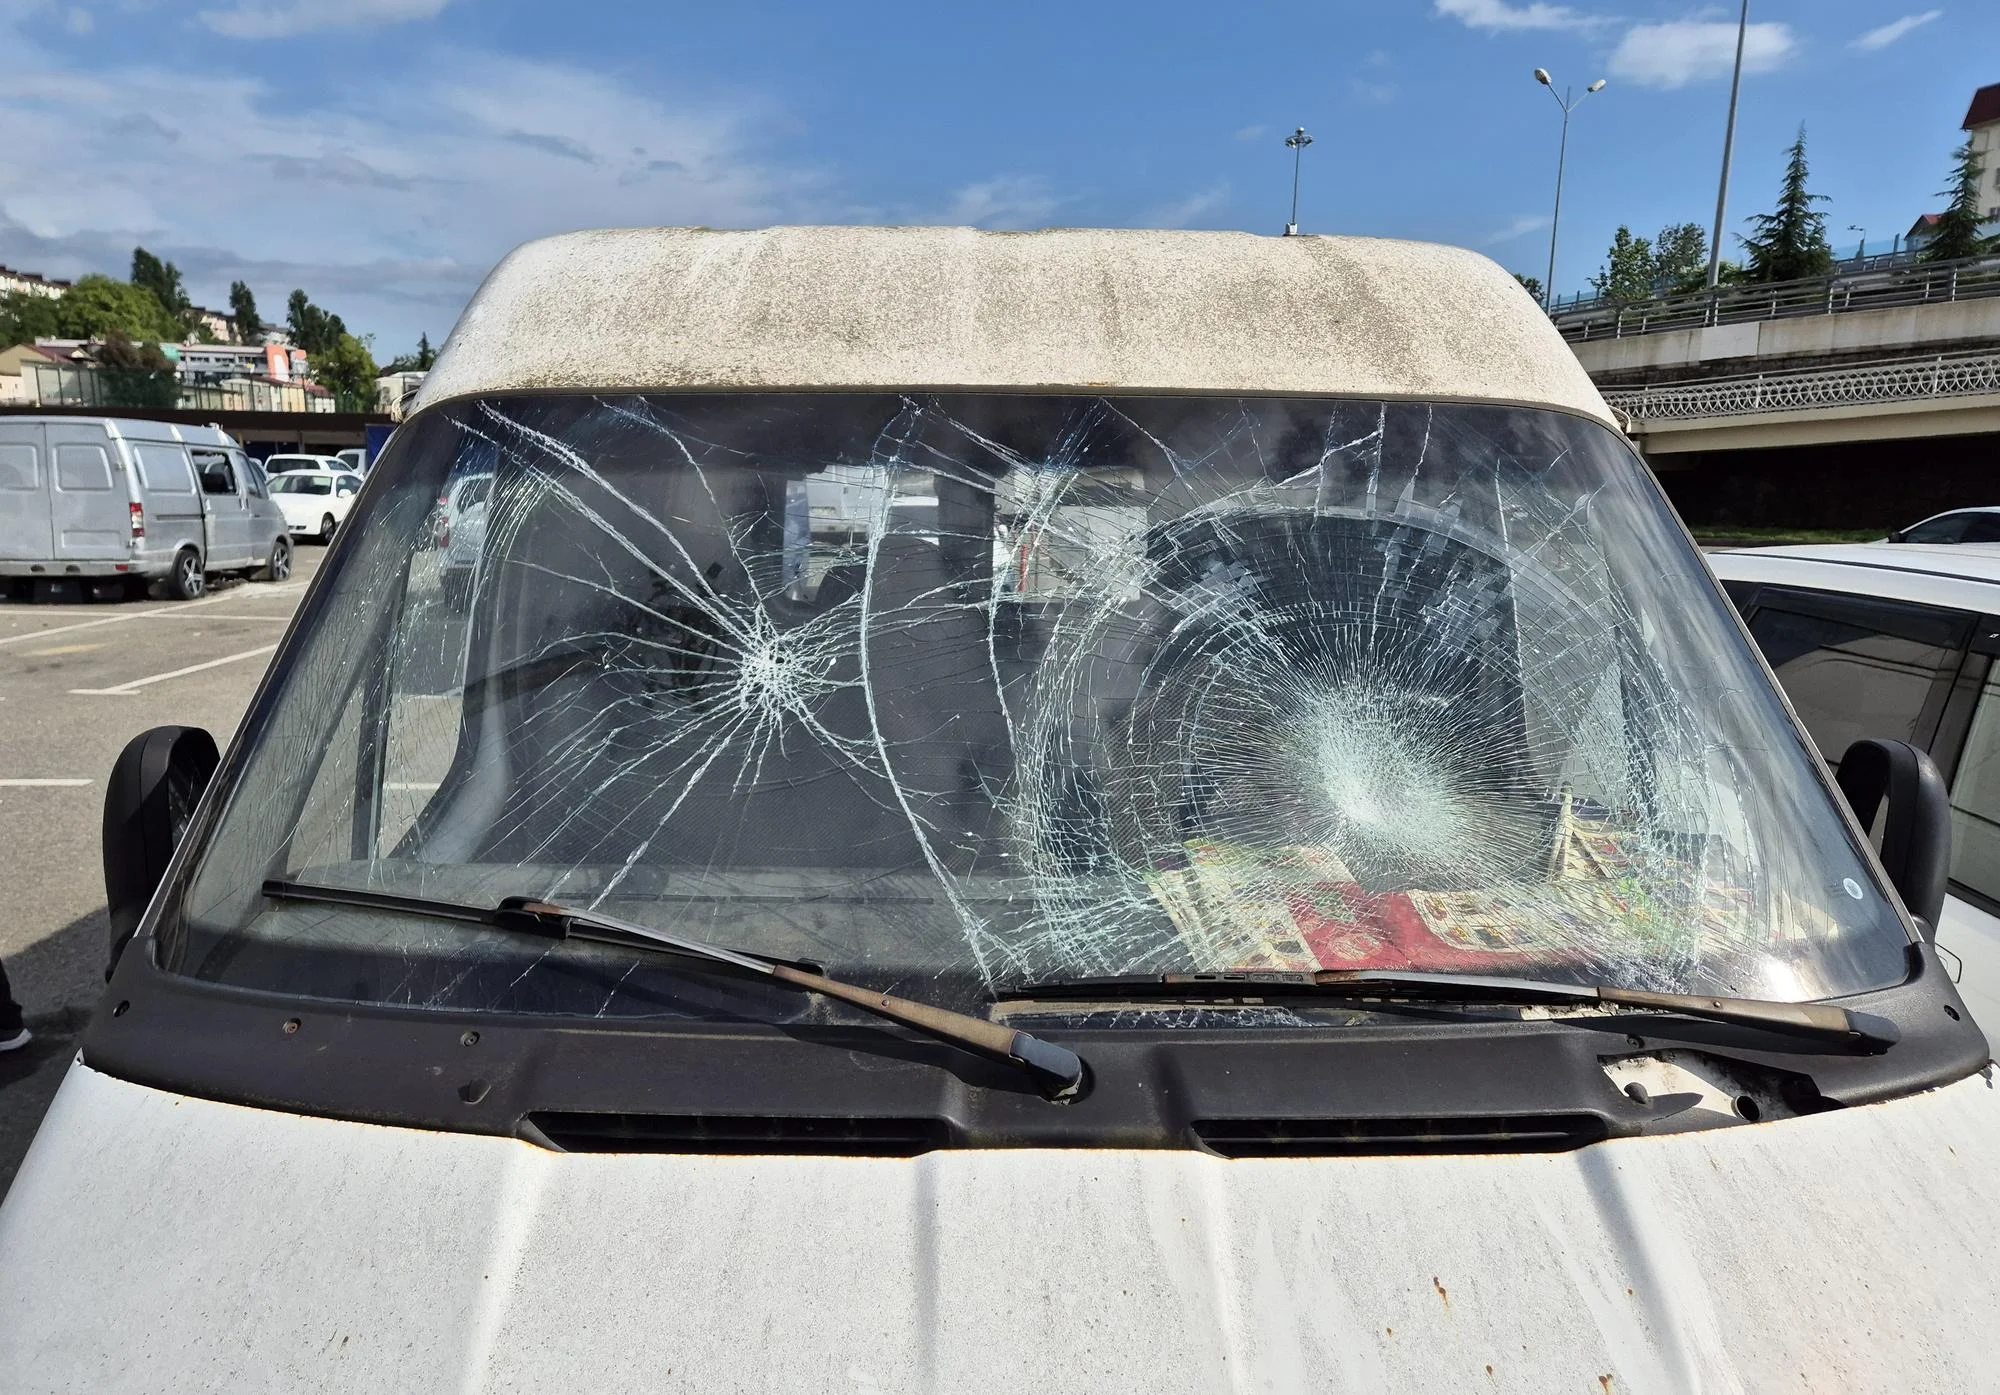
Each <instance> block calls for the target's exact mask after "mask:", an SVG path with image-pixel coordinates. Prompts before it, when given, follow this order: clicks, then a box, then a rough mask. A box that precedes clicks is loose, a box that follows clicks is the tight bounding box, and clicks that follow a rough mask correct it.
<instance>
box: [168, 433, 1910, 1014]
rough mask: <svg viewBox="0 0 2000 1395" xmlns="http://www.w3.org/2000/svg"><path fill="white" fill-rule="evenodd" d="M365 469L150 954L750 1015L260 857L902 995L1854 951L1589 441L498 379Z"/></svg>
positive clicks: (474, 1004) (1660, 523)
mask: <svg viewBox="0 0 2000 1395" xmlns="http://www.w3.org/2000/svg"><path fill="white" fill-rule="evenodd" d="M380 468H381V469H382V470H384V471H385V472H387V473H386V477H385V478H384V479H383V480H381V481H379V482H378V483H377V485H376V486H375V488H374V489H373V490H372V491H371V492H370V494H369V496H368V497H367V498H366V499H365V500H364V501H363V503H364V508H363V510H360V511H357V513H356V514H355V516H354V520H353V521H352V522H351V523H350V525H349V528H350V531H351V532H353V533H354V534H355V536H353V537H350V538H349V539H348V540H347V542H346V544H345V548H344V551H343V552H342V553H341V554H340V555H339V556H338V557H337V558H336V559H334V561H333V562H332V563H330V564H329V575H327V576H325V577H323V578H321V581H320V583H319V589H318V591H317V592H316V594H315V597H314V604H313V609H312V612H311V614H310V616H309V619H308V623H307V626H306V629H305V632H304V633H303V635H302V637H301V639H300V641H299V643H298V644H297V645H296V646H294V648H293V649H292V650H291V651H289V652H288V653H287V654H286V656H285V658H284V664H285V667H284V670H283V672H282V673H281V675H280V677H279V679H278V680H277V685H276V688H275V690H274V692H273V694H272V697H271V701H270V702H269V703H268V704H267V705H266V707H265V708H264V709H263V710H262V711H260V712H259V713H258V714H255V715H253V718H252V722H253V727H252V729H251V731H250V733H249V735H250V737H251V739H252V741H253V743H254V744H253V747H252V749H251V753H250V755H249V758H248V760H247V763H246V764H245V765H244V766H243V768H242V771H241V774H240V776H238V778H237V780H236V783H235V785H234V788H233V789H232V790H231V791H230V792H229V794H228V802H227V805H226V808H225V811H224V813H223V816H222V818H221V821H220V824H219V826H218V828H217V830H216V832H215V834H214V836H213V838H212V839H211V840H210V843H209V846H208V847H207V848H206V849H204V850H203V853H202V857H201V860H200V863H199V868H198V872H197V874H196V877H195V881H194V884H193V886H192V888H191V890H190V892H189V894H188V896H187V897H186V900H185V903H184V915H183V917H182V919H181V922H180V923H179V925H178V926H176V927H172V928H171V929H170V931H169V944H168V947H169V954H168V957H167V960H166V962H168V963H169V964H170V965H172V966H175V967H178V969H179V970H180V971H182V972H185V973H190V974H194V975H197V976H200V977H205V978H213V979H219V980H222V981H226V982H233V983H241V984H245V985H249V986H256V987H265V988H277V989H282V990H284V991H291V992H300V993H308V994H313V995H316V996H325V997H335V998H345V999H355V1000H367V1001H382V1002H394V1003H406V1004H414V1005H429V1006H438V1007H451V1008H458V1009H465V1008H471V1009H495V1010H509V1011H543V1012H558V1013H584V1014H607V1015H632V1014H670V1015H671V1014H694V1015H721V1016H727V1015H731V1014H742V1013H748V1014H751V1015H766V1014H768V1012H770V1011H776V1010H778V1009H776V1008H774V1007H773V1005H772V1003H771V1002H767V1001H765V999H764V998H760V997H758V996H757V994H758V993H759V992H761V991H762V990H759V989H756V988H755V987H753V986H745V985H741V984H734V983H731V982H728V981H726V980H717V981H715V982H704V981H702V980H701V976H699V975H692V976H691V975H689V974H688V973H687V972H686V970H685V968H684V967H677V966H675V965H673V964H671V963H665V964H663V963H662V962H661V961H659V960H641V959H636V958H635V957H634V956H633V955H631V954H629V953H626V952H623V951H620V950H617V949H613V948H606V947H602V946H598V947H584V946H556V947H550V946H548V945H545V944H541V943H537V942H533V941H524V940H521V939H518V938H514V937H509V936H507V935H504V934H501V933H498V932H490V931H485V930H481V929H478V928H476V927H473V928H468V927H466V926H464V925H457V924H445V923H440V922H430V921H425V920H422V919H418V918H414V917H409V916H398V915H387V914H382V913H375V912H368V911H361V910H356V909H353V908H336V907H325V906H301V905H298V904H289V903H288V904H284V905H281V906H274V905H272V904H271V903H268V902H266V901H265V900H264V899H263V898H262V897H261V895H260V894H259V890H258V888H259V886H260V884H261V883H262V881H263V880H264V879H265V878H267V877H274V876H275V877H284V878H287V879H290V880H295V881H306V882H321V883H328V884H341V885H350V886H364V887H381V888H388V889H393V890H396V891H401V892H406V893H410V894H414V895H421V896H427V897H438V898H448V899H456V900H466V901H473V902H477V903H480V904H491V903H492V902H493V901H495V900H497V899H498V898H499V897H500V896H503V895H530V896H538V897H544V898H547V899H550V900H555V901H561V902H567V903H570V904H574V905H580V906H587V907H594V908H599V909H603V910H605V911H608V912H611V913H613V914H616V915H618V916H622V917H625V918H627V919H630V920H635V921H640V922H643V923H647V924H652V925H657V926H660V927H661V928H670V929H672V930H674V931H676V932H679V933H681V934H685V935H691V936H696V937H700V938H704V939H707V940H710V941H712V942H715V943H719V944H724V945H729V946H733V947H737V948H741V949H745V950H749V951H753V952H757V953H761V954H766V955H770V956H774V957H779V958H784V959H789V960H802V961H810V962H813V963H816V964H819V965H822V966H825V967H826V968H827V970H828V971H829V972H831V973H835V974H837V975H840V976H842V977H846V978H849V979H853V980H857V981H860V982H865V983H869V984H872V985H879V986H881V987H883V988H885V989H894V990H896V991H901V992H907V993H911V994H912V995H919V996H925V997H928V998H929V999H931V1000H933V1001H948V1000H954V999H956V1000H961V1001H967V1002H972V1001H977V1000H979V999H981V998H983V997H985V996H986V995H987V994H988V993H990V991H991V990H992V989H993V988H994V987H996V986H1000V985H1005V984H1013V983H1018V982H1021V981H1024V980H1035V979H1050V978H1071V977H1077V976H1086V975H1125V974H1134V973H1163V972H1188V971H1226V970H1242V969H1313V968H1334V969H1340V968H1388V969H1418V970H1448V971H1471V972H1489V973H1495V974H1512V975H1530V976H1533V977H1537V978H1545V979H1560V980H1564V981H1572V982H1581V981H1590V980H1598V981H1609V982H1613V983H1617V984H1621V985H1626V986H1633V987H1644V988H1652V989H1661V990H1672V991H1686V992H1727V993H1738V994H1746V995H1751V996H1759V997H1772V998H1781V999H1793V1000H1796V999H1806V998H1816V997H1823V996H1831V995H1836V994H1843V993H1851V992H1856V991H1861V990H1864V989H1869V988H1874V987H1880V986H1885V985H1887V984H1890V983H1894V982H1898V981H1900V980H1901V978H1902V977H1903V973H1904V957H1903V949H1904V946H1905V944H1906V942H1907V938H1906V934H1905V932H1904V930H1903V929H1902V925H1901V922H1900V921H1899V920H1898V919H1897V917H1896V915H1895V913H1894V911H1893V909H1892V908H1891V906H1890V905H1889V904H1888V903H1887V902H1886V901H1885V899H1884V897H1883V893H1882V892H1881V890H1880V888H1879V886H1878V884H1877V882H1876V881H1875V879H1874V877H1873V875H1872V874H1871V872H1870V871H1869V870H1868V866H1867V864H1866V863H1865V861H1864V859H1863V858H1862V857H1861V856H1860V855H1859V853H1858V851H1857V849H1856V848H1855V846H1854V844H1853V842H1852V840H1851V838H1850V836H1849V834H1848V833H1847V831H1846V828H1845V826H1844V825H1843V824H1842V823H1841V821H1840V820H1839V818H1838V817H1837V816H1836V814H1835V812H1834V809H1833V807H1832V805H1831V804H1830V802H1829V795H1828V792H1827V785H1826V783H1825V781H1824V779H1823V777H1822V775H1821V774H1820V773H1819V772H1818V771H1817V770H1816V769H1815V767H1814V765H1813V763H1812V757H1811V756H1810V754H1809V753H1808V751H1807V749H1806V747H1805V746H1804V745H1803V743H1802V742H1801V740H1800V738H1799V737H1798V734H1797V732H1796V730H1795V729H1794V728H1793V726H1792V724H1791V723H1790V721H1789V719H1788V718H1787V717H1786V716H1785V715H1784V713H1783V711H1782V709H1781V707H1780V706H1779V704H1778V703H1777V702H1776V700H1775V699H1774V697H1773V695H1772V693H1771V691H1770V688H1769V685H1768V683H1767V681H1766V680H1765V679H1764V678H1763V676H1762V674H1761V672H1760V671H1759V670H1758V669H1757V668H1756V666H1755V664H1754V662H1753V661H1752V659H1751V658H1750V655H1749V652H1748V648H1747V645H1746V642H1745V641H1744V639H1743V637H1742V634H1741V631H1740V630H1739V629H1738V627H1737V626H1736V624H1735V622H1734V620H1733V618H1732V617H1731V616H1730V614H1729V613H1728V611H1727V610H1726V608H1725V603H1724V602H1723V601H1722V599H1721V597H1720V596H1719V594H1718V593H1717V592H1716V590H1715V588H1714V585H1713V583H1712V582H1711V581H1710V580H1709V579H1708V578H1707V577H1706V575H1705V574H1704V572H1703V569H1702V568H1701V565H1700V562H1699V560H1698V559H1697V558H1696V556H1695V554H1694V552H1693V549H1692V548H1691V546H1690V545H1689V544H1688V542H1687V540H1686V537H1685V535H1684V534H1682V533H1681V532H1680V531H1679V529H1678V528H1677V527H1676V526H1675V525H1674V523H1673V521H1672V519H1671V516H1670V515H1669V514H1668V513H1667V511H1666V509H1665V506H1664V505H1663V503H1662V502H1661V500H1660V497H1659V495H1658V492H1657V490H1656V489H1654V488H1653V487H1652V485H1651V484H1650V482H1649V481H1647V480H1646V479H1645V476H1644V470H1643V467H1642V466H1641V465H1639V463H1638V462H1637V461H1636V459H1635V458H1634V457H1633V456H1632V454H1631V453H1630V451H1629V449H1628V448H1627V447H1626V446H1625V445H1624V443H1623V442H1621V441H1620V440H1619V439H1618V438H1617V437H1616V436H1615V435H1614V434H1613V433H1612V432H1610V431H1608V430H1607V429H1605V428H1604V427H1603V426H1601V425H1598V424H1596V423H1592V422H1588V421H1584V420H1580V419H1577V418H1573V417H1569V416H1566V415H1563V414H1560V413H1556V412H1549V411H1538V410H1532V409H1527V408H1513V407H1499V406H1473V405H1452V404H1426V403H1418V402H1392V403H1385V402H1368V401H1348V400H1325V399H1309V400H1308V399H1299V400H1291V399H1261V398H1241V399H1229V398H1212V397H1189V396H1181V397H1079V396H1057V395H1046V396H1034V395H999V394H990V395H975V394H961V395H895V394H810V395H807V394H795V395H778V394H731V395H654V396H622V397H602V396H584V395H573V396H538V397H511V398H493V399H488V400H479V401H472V402H466V403H459V404H453V405H449V406H446V407H440V408H438V409H434V410H433V411H432V412H430V413H428V414H427V415H426V416H424V417H423V418H420V419H419V420H417V421H415V422H413V423H411V424H410V425H409V426H406V427H405V428H404V430H403V432H402V433H401V435H400V437H399V440H398V442H397V444H396V448H395V449H394V450H393V451H392V453H391V458H390V459H389V460H388V461H386V462H385V463H384V465H383V466H382V467H380ZM783 1010H784V1011H786V1012H797V1011H800V1008H799V1007H798V1006H797V1005H796V1003H794V1002H792V1001H791V1000H787V1006H786V1007H785V1008H784V1009H783ZM1238 1020H1246V1021H1247V1020H1249V1019H1247V1018H1246V1019H1238Z"/></svg>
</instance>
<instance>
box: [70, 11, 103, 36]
mask: <svg viewBox="0 0 2000 1395" xmlns="http://www.w3.org/2000/svg"><path fill="white" fill-rule="evenodd" d="M96 27H97V21H96V20H95V19H93V18H91V14H90V11H89V10H85V9H80V8H79V9H72V10H71V11H70V12H69V17H68V18H67V19H65V20H64V21H63V28H65V29H67V30H69V32H70V33H72V34H79V35H80V34H88V33H89V32H90V31H91V30H93V29H95V28H96Z"/></svg>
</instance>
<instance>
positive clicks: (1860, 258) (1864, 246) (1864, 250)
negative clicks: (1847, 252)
mask: <svg viewBox="0 0 2000 1395" xmlns="http://www.w3.org/2000/svg"><path fill="white" fill-rule="evenodd" d="M1847 230H1848V231H1849V232H1858V233H1860V234H1861V245H1860V246H1859V247H1856V248H1855V249H1854V264H1855V265H1856V266H1860V265H1862V264H1863V263H1865V262H1866V261H1867V260H1868V229H1866V228H1864V227H1862V226H1861V225H1860V224H1859V223H1849V224H1848V225H1847Z"/></svg>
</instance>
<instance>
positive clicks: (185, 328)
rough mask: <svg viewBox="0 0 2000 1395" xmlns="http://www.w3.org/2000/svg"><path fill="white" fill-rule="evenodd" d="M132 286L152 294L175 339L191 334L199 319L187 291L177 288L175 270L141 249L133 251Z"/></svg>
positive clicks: (176, 269)
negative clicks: (174, 328)
mask: <svg viewBox="0 0 2000 1395" xmlns="http://www.w3.org/2000/svg"><path fill="white" fill-rule="evenodd" d="M132 284H133V285H135V286H138V287H140V288H141V289H143V290H147V291H150V292H152V295H153V299H155V300H157V301H158V302H159V303H160V308H161V309H162V310H164V311H166V312H167V314H168V316H169V317H171V318H172V320H173V322H174V325H175V326H176V328H177V331H178V333H177V334H176V335H175V337H176V338H178V337H180V336H181V335H187V334H191V333H193V332H194V327H195V325H196V324H198V323H199V322H200V319H199V317H198V316H197V315H196V314H195V312H194V302H193V301H191V300H189V299H188V293H187V287H186V286H184V285H182V284H181V270H180V268H179V267H177V266H175V265H174V264H173V263H172V262H163V261H161V260H160V259H159V258H158V257H156V256H154V255H153V254H152V253H151V252H148V251H147V250H146V249H145V248H143V247H134V248H133V249H132Z"/></svg>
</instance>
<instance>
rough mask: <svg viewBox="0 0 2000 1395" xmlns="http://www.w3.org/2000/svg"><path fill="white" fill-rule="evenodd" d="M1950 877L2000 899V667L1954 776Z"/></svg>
mask: <svg viewBox="0 0 2000 1395" xmlns="http://www.w3.org/2000/svg"><path fill="white" fill-rule="evenodd" d="M1951 879H1952V880H1953V881H1954V882H1957V883H1959V884H1960V885H1961V886H1963V887H1967V888H1969V889H1971V890H1972V891H1974V892H1976V893H1978V894H1979V895H1980V896H1983V897H1985V898H1986V899H1987V900H1989V901H1995V902H2000V671H1996V672H1994V673H1993V674H1991V675H1990V676H1989V677H1988V678H1987V680H1986V682H1985V684H1984V686H1983V687H1982V688H1981V689H1980V692H1979V705H1978V706H1977V707H1975V708H1974V709H1973V712H1972V728H1971V730H1970V731H1968V732H1967V733H1966V737H1965V747H1964V749H1963V751H1961V752H1960V754H1959V758H1958V772H1957V774H1955V775H1954V776H1953V777H1952V782H1951Z"/></svg>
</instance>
